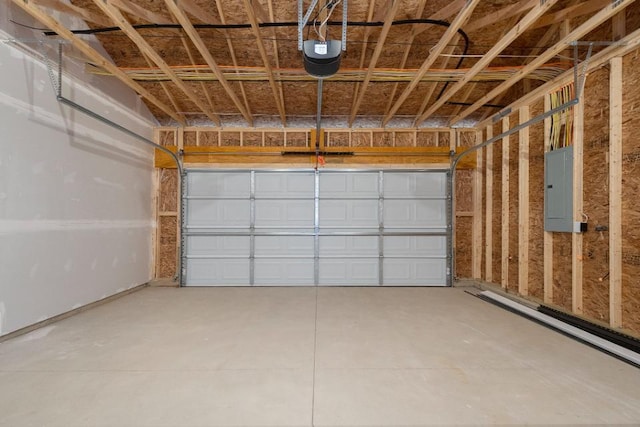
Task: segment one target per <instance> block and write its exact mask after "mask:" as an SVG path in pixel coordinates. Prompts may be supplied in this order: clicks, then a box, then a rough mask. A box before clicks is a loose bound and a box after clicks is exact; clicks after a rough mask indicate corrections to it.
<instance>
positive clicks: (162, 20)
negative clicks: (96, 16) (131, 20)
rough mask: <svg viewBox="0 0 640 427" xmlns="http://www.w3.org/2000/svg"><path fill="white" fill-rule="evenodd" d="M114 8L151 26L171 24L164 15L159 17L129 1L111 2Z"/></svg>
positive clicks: (118, 0) (116, 0)
mask: <svg viewBox="0 0 640 427" xmlns="http://www.w3.org/2000/svg"><path fill="white" fill-rule="evenodd" d="M111 2H112V3H113V4H114V6H116V7H118V8H120V9H121V10H123V11H125V12H127V13H129V14H131V15H133V16H136V17H138V18H140V19H144V20H145V21H147V22H150V23H152V24H171V23H172V22H171V20H170V19H169V18H167V17H166V16H164V15H160V14H159V13H155V12H152V11H150V10H147V9H145V8H144V7H142V6H139V5H137V4H135V3H133V2H131V1H129V0H111Z"/></svg>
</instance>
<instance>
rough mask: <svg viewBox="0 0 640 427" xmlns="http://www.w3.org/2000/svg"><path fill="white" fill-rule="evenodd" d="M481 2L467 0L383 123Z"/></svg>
mask: <svg viewBox="0 0 640 427" xmlns="http://www.w3.org/2000/svg"><path fill="white" fill-rule="evenodd" d="M478 3H480V0H467V3H466V6H465V7H464V8H463V9H462V10H461V11H460V12H459V13H458V15H457V16H456V18H455V19H454V20H453V22H452V23H451V25H450V26H449V28H447V30H446V31H445V32H444V35H443V36H442V38H441V39H440V41H439V42H438V43H437V44H436V45H435V46H434V47H433V49H431V52H430V53H429V56H428V57H427V59H425V60H424V62H423V63H422V66H421V67H420V69H419V70H418V73H417V74H416V76H415V78H414V79H413V80H412V81H411V82H410V83H409V85H408V86H407V87H406V88H405V90H404V91H403V92H402V94H401V95H400V97H399V98H398V100H397V101H396V102H395V104H394V105H393V107H391V110H390V111H389V113H388V114H387V115H386V116H385V117H384V119H383V120H382V125H383V126H386V125H387V123H389V120H391V118H392V117H393V116H394V115H395V114H396V112H397V111H398V110H399V109H400V107H401V106H402V104H403V103H404V102H405V101H406V100H407V98H408V97H409V95H411V93H412V92H413V91H414V89H415V88H416V86H418V83H420V80H421V79H422V77H423V76H424V75H425V74H426V72H427V71H429V68H431V66H432V65H433V64H434V63H435V61H436V60H437V59H438V57H439V56H440V54H441V53H442V51H443V50H444V49H445V48H446V47H447V45H448V44H449V42H450V41H451V39H453V37H454V36H455V35H456V34H457V33H458V30H459V29H460V27H462V26H463V25H464V23H465V22H466V21H467V19H469V17H470V16H471V14H472V13H473V10H474V9H475V7H476V6H477V5H478Z"/></svg>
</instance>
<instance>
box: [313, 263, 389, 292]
mask: <svg viewBox="0 0 640 427" xmlns="http://www.w3.org/2000/svg"><path fill="white" fill-rule="evenodd" d="M378 271H379V267H378V259H377V258H374V259H369V258H361V259H358V258H355V259H354V258H342V259H322V258H321V259H320V271H319V276H320V283H322V284H323V285H341V286H375V285H378V284H379V279H378Z"/></svg>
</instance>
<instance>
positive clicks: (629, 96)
mask: <svg viewBox="0 0 640 427" xmlns="http://www.w3.org/2000/svg"><path fill="white" fill-rule="evenodd" d="M638 61H640V50H636V51H634V52H633V53H630V54H629V55H626V56H625V57H624V61H623V91H622V93H623V103H622V111H623V112H624V117H623V129H622V132H623V162H622V174H623V175H622V256H623V261H622V325H623V327H624V328H627V329H630V330H632V331H635V332H637V333H640V209H639V208H638V206H639V204H638V195H639V194H640V139H638V129H639V128H640V114H638V113H639V112H640V90H639V88H640V68H639V67H638V66H637V64H638Z"/></svg>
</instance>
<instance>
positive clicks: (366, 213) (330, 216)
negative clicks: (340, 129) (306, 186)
mask: <svg viewBox="0 0 640 427" xmlns="http://www.w3.org/2000/svg"><path fill="white" fill-rule="evenodd" d="M378 226H379V220H378V201H377V200H358V199H354V200H320V227H329V228H357V227H359V228H377V227H378Z"/></svg>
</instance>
